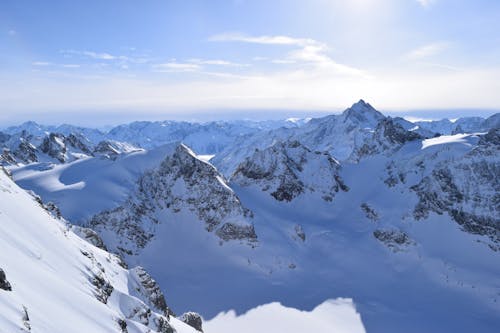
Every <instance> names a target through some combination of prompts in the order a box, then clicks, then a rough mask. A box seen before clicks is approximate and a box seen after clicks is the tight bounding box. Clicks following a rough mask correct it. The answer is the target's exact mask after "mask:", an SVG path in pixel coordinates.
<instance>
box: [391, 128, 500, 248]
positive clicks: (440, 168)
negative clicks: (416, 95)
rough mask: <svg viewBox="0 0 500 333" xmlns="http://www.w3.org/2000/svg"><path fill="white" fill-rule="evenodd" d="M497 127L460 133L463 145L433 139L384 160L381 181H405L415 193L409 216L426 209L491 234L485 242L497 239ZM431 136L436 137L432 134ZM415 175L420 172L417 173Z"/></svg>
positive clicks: (499, 232) (499, 229) (499, 149)
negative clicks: (417, 150) (417, 151)
mask: <svg viewBox="0 0 500 333" xmlns="http://www.w3.org/2000/svg"><path fill="white" fill-rule="evenodd" d="M499 132H500V130H499V129H492V130H490V131H489V132H488V133H487V134H485V135H481V136H480V137H475V136H472V135H471V136H465V137H464V140H465V139H467V140H470V141H471V143H470V144H468V145H462V146H465V147H466V149H465V150H464V148H462V147H453V146H450V145H436V146H434V147H430V148H427V150H429V152H427V153H426V150H424V151H423V153H422V154H421V155H417V156H415V157H414V158H412V159H410V160H406V161H393V162H392V163H390V165H388V168H387V170H388V175H389V177H388V178H387V179H386V184H387V185H389V186H396V185H397V184H402V185H403V186H407V187H408V188H409V189H410V190H411V191H412V192H414V193H415V194H416V195H417V196H418V203H417V205H416V206H415V209H414V211H413V215H414V217H415V218H416V219H417V220H419V219H425V218H427V217H428V216H429V213H430V212H434V213H437V214H448V215H449V216H450V217H451V218H452V219H453V220H454V221H455V222H457V223H458V224H460V226H461V227H462V229H463V230H464V231H466V232H469V233H473V234H478V235H485V236H488V237H489V238H490V240H491V241H492V243H491V244H490V247H491V248H492V249H495V250H498V249H499V244H500V219H499V218H498V216H500V194H499V193H500V180H499V177H498V175H499V174H500V166H499V164H498V158H497V156H499V153H500V138H499V137H500V136H499ZM434 140H439V138H438V139H434ZM419 175H420V176H419Z"/></svg>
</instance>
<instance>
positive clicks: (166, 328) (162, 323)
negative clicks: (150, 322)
mask: <svg viewBox="0 0 500 333" xmlns="http://www.w3.org/2000/svg"><path fill="white" fill-rule="evenodd" d="M155 323H156V330H157V331H158V333H175V332H176V330H175V329H174V328H173V327H172V326H171V325H170V323H169V322H168V321H167V320H166V319H165V318H163V317H159V318H158V319H156V320H155Z"/></svg>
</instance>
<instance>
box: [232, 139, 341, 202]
mask: <svg viewBox="0 0 500 333" xmlns="http://www.w3.org/2000/svg"><path fill="white" fill-rule="evenodd" d="M313 165H314V167H313ZM318 165H319V167H318ZM312 168H315V170H313V169H312ZM339 169H340V165H339V163H338V162H337V161H336V160H335V159H334V158H333V157H331V156H330V154H329V153H327V152H319V151H314V152H313V151H312V150H310V149H309V148H307V147H306V146H304V145H303V144H301V143H300V142H299V141H297V140H291V141H284V142H276V143H274V144H273V145H272V146H270V147H268V148H266V149H263V150H258V149H257V150H255V152H254V154H253V155H252V156H250V157H248V158H246V159H245V160H244V161H243V162H242V163H240V165H239V166H238V167H237V168H236V170H235V172H234V173H233V175H232V176H231V182H234V183H236V184H238V185H240V186H252V185H257V186H259V187H260V188H261V189H262V191H264V192H268V193H269V194H270V195H271V196H272V197H274V198H275V199H276V200H278V201H287V202H290V201H292V200H294V199H295V198H297V197H298V196H300V195H301V194H303V193H306V192H317V193H318V195H319V196H320V197H321V198H322V199H323V200H325V201H328V202H329V201H333V199H334V197H335V195H336V193H337V192H339V191H340V190H341V191H348V190H349V188H348V187H347V186H346V185H345V184H344V183H343V181H342V179H341V177H340V176H339ZM311 173H316V174H317V176H316V177H311Z"/></svg>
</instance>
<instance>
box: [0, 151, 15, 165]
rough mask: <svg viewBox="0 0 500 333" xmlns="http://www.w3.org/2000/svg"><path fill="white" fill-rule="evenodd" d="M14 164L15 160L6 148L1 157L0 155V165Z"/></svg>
mask: <svg viewBox="0 0 500 333" xmlns="http://www.w3.org/2000/svg"><path fill="white" fill-rule="evenodd" d="M12 164H16V158H15V157H14V155H12V152H11V151H10V149H8V148H4V149H3V151H2V155H0V165H12Z"/></svg>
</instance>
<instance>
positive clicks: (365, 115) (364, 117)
mask: <svg viewBox="0 0 500 333" xmlns="http://www.w3.org/2000/svg"><path fill="white" fill-rule="evenodd" d="M342 116H343V117H344V121H348V120H350V121H351V122H354V123H359V124H361V125H364V126H366V127H375V126H376V124H377V123H378V122H379V121H380V120H382V119H384V118H385V117H384V115H383V114H382V113H380V112H379V111H377V110H376V109H375V108H374V107H373V106H371V105H370V104H369V103H366V102H365V101H364V100H362V99H361V100H359V101H358V102H357V103H354V104H353V105H352V106H351V107H350V108H348V109H347V110H345V111H344V112H343V113H342Z"/></svg>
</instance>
